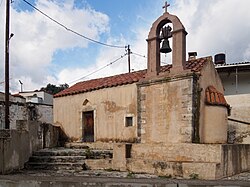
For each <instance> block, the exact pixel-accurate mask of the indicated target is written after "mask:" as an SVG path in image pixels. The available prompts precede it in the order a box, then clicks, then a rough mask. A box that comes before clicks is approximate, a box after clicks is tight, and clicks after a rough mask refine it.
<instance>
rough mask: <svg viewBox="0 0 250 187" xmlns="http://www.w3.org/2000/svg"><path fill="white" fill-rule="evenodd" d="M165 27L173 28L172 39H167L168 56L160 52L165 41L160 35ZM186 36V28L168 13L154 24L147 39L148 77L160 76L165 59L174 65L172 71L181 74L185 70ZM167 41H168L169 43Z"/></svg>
mask: <svg viewBox="0 0 250 187" xmlns="http://www.w3.org/2000/svg"><path fill="white" fill-rule="evenodd" d="M165 25H167V26H170V27H171V32H170V33H171V37H169V38H165V46H166V48H165V49H166V50H165V52H168V53H164V54H167V55H161V54H160V53H161V52H160V50H161V48H162V45H163V41H164V39H162V38H161V37H160V35H161V32H162V29H163V28H164V27H165ZM167 26H166V27H167ZM186 34H187V32H186V31H185V28H184V26H183V25H182V23H181V22H180V20H179V19H178V18H177V17H176V16H174V15H171V14H169V13H168V12H165V13H164V14H163V15H162V16H160V17H159V18H158V19H157V20H156V21H155V22H154V23H153V25H152V27H151V29H150V32H149V35H148V39H147V42H148V63H147V66H148V68H147V77H154V76H157V75H159V74H160V69H161V64H162V62H163V63H164V61H163V60H162V59H165V58H166V61H165V62H167V64H172V68H171V70H170V71H172V72H180V71H183V70H184V69H185V64H186ZM166 40H168V42H167V41H166ZM171 40H172V41H171ZM168 46H169V47H168ZM169 48H171V51H170V50H169ZM164 57H165V58H164ZM161 60H162V61H161Z"/></svg>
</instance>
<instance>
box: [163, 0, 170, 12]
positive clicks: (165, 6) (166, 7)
mask: <svg viewBox="0 0 250 187" xmlns="http://www.w3.org/2000/svg"><path fill="white" fill-rule="evenodd" d="M169 6H170V4H168V2H167V1H166V2H165V5H164V6H163V7H162V8H164V9H165V13H166V12H168V7H169Z"/></svg>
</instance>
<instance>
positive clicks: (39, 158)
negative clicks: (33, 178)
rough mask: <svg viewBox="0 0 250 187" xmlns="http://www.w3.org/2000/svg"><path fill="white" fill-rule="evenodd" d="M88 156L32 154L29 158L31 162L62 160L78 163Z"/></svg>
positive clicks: (58, 161)
mask: <svg viewBox="0 0 250 187" xmlns="http://www.w3.org/2000/svg"><path fill="white" fill-rule="evenodd" d="M86 159H87V157H86V156H32V157H30V158H29V162H35V163H40V162H51V163H56V162H57V163H60V162H69V163H77V162H84V160H86Z"/></svg>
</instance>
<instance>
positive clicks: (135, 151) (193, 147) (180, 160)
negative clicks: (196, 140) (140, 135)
mask: <svg viewBox="0 0 250 187" xmlns="http://www.w3.org/2000/svg"><path fill="white" fill-rule="evenodd" d="M126 147H128V146H125V144H124V145H122V144H118V145H114V150H113V153H114V154H113V168H114V169H118V170H122V171H126V170H129V171H132V172H136V173H150V174H156V175H159V176H167V177H183V178H187V179H190V178H199V179H219V178H223V177H227V176H231V175H235V174H238V173H241V172H244V171H249V169H250V145H242V144H237V145H229V144H132V147H131V148H130V149H131V150H128V149H127V148H126ZM130 151H131V152H130ZM129 152H130V154H129Z"/></svg>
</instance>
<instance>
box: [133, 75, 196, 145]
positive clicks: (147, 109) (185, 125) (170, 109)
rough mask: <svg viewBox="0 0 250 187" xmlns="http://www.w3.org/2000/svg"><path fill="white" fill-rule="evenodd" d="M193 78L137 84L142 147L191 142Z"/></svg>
mask: <svg viewBox="0 0 250 187" xmlns="http://www.w3.org/2000/svg"><path fill="white" fill-rule="evenodd" d="M192 89H193V74H182V75H179V76H175V77H164V78H159V79H155V80H144V81H142V82H139V83H138V115H139V120H138V121H139V124H138V136H139V137H140V138H141V143H149V142H155V143H159V142H166V143H184V142H192V139H193V121H194V118H193V117H194V116H193V113H194V112H193V110H195V108H193V90H192Z"/></svg>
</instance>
